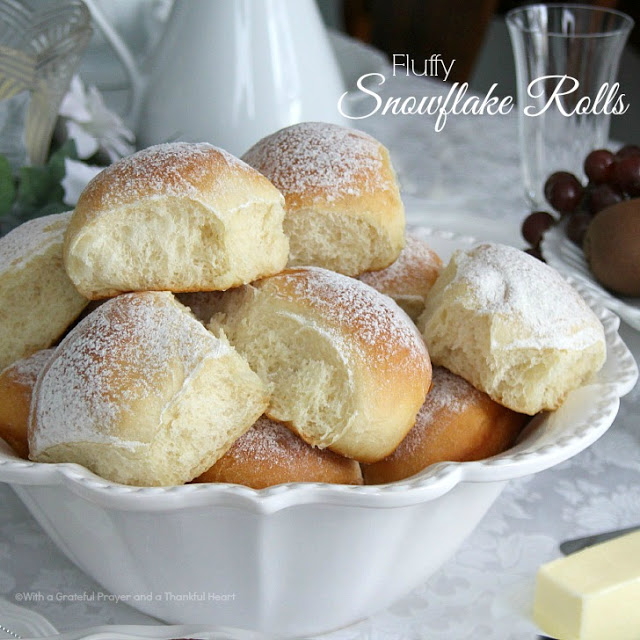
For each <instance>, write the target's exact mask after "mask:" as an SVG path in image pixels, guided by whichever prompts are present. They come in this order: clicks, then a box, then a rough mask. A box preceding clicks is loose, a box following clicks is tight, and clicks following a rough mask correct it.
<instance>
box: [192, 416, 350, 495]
mask: <svg viewBox="0 0 640 640" xmlns="http://www.w3.org/2000/svg"><path fill="white" fill-rule="evenodd" d="M194 482H232V483H235V484H243V485H246V486H247V487H253V488H254V489H264V488H265V487H270V486H272V485H275V484H283V483H285V482H329V483H333V484H362V472H361V471H360V465H359V464H358V463H357V462H356V461H355V460H350V459H349V458H344V457H343V456H339V455H338V454H337V453H333V451H329V450H328V449H317V448H315V447H312V446H310V445H308V444H307V443H306V442H304V440H302V439H301V438H299V437H298V436H297V435H296V434H295V433H293V432H292V431H290V430H289V429H287V427H285V426H284V425H283V424H281V423H279V422H274V421H273V420H269V418H267V417H266V416H262V417H261V418H259V419H258V421H257V422H256V423H255V424H254V425H253V427H251V429H249V431H247V432H246V433H245V434H244V435H242V436H240V437H239V438H238V439H237V440H236V441H235V442H234V443H233V446H232V447H231V449H229V451H227V453H225V454H224V455H223V456H222V458H220V460H218V462H216V463H215V464H214V465H213V466H212V467H211V468H210V469H208V470H207V471H205V472H204V473H203V474H202V475H201V476H199V477H198V478H196V479H195V481H194Z"/></svg>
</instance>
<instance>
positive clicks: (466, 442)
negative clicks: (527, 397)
mask: <svg viewBox="0 0 640 640" xmlns="http://www.w3.org/2000/svg"><path fill="white" fill-rule="evenodd" d="M526 419H527V418H526V416H524V415H523V414H521V413H516V412H515V411H511V409H507V408H506V407H503V406H502V405H500V404H498V403H497V402H494V401H493V400H492V399H491V398H490V397H489V396H488V395H487V394H486V393H483V392H482V391H478V390H477V389H475V388H474V387H472V386H471V385H470V384H469V383H468V382H466V381H465V380H464V379H463V378H461V377H460V376H457V375H456V374H455V373H451V372H450V371H448V370H447V369H445V368H444V367H434V368H433V385H432V387H431V391H429V394H428V395H427V399H426V400H425V401H424V404H423V405H422V408H421V409H420V411H419V412H418V417H417V418H416V423H415V425H414V426H413V429H411V431H409V433H408V434H407V437H406V438H405V439H404V440H403V441H402V442H401V443H400V445H399V446H398V448H397V449H396V450H395V451H394V452H393V453H392V454H391V455H390V456H388V457H387V458H385V459H384V460H381V461H380V462H376V463H375V464H370V465H362V467H363V468H362V472H363V474H364V478H365V482H366V483H367V484H381V483H384V482H395V481H396V480H403V479H404V478H408V477H410V476H413V475H415V474H416V473H418V472H420V471H422V470H423V469H424V468H425V467H428V466H429V465H431V464H435V463H436V462H443V461H445V460H450V461H453V462H465V461H468V460H482V458H488V457H490V456H493V455H496V454H497V453H500V452H501V451H504V450H505V449H508V448H509V447H510V446H512V445H513V444H514V442H515V440H516V438H517V437H518V434H519V433H520V431H521V429H522V427H523V426H524V424H525V421H526Z"/></svg>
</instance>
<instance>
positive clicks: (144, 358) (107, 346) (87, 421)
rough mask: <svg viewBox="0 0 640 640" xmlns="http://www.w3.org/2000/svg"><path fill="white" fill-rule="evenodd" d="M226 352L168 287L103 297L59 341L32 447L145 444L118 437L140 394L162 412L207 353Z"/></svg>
mask: <svg viewBox="0 0 640 640" xmlns="http://www.w3.org/2000/svg"><path fill="white" fill-rule="evenodd" d="M228 350H229V347H228V346H227V345H226V344H225V343H223V342H221V341H220V340H218V339H217V338H215V337H214V336H213V335H212V334H211V333H209V332H208V331H207V330H206V329H205V328H204V327H203V326H202V325H201V324H200V323H199V322H198V321H197V320H196V319H195V318H193V317H192V316H191V314H189V312H188V311H186V310H185V309H184V308H183V307H181V306H180V305H178V304H177V303H175V302H174V300H173V296H172V295H171V294H170V293H166V292H149V293H135V294H126V295H122V296H119V297H117V298H113V299H111V300H109V301H107V302H105V303H104V304H103V305H101V306H100V307H99V308H98V309H97V310H96V311H94V312H93V313H92V314H91V315H89V316H88V317H87V318H85V319H84V320H83V321H82V322H81V323H80V324H79V325H78V326H77V327H75V328H74V329H73V330H72V331H71V333H69V335H68V336H67V337H66V338H65V339H64V340H63V341H62V342H61V344H60V346H59V347H58V349H57V351H56V355H55V356H54V357H53V359H52V360H51V363H50V365H49V366H48V368H47V369H46V371H45V372H44V373H43V375H42V376H41V377H40V379H39V381H38V387H37V389H36V398H37V402H36V406H35V412H36V417H37V425H38V426H37V429H36V430H35V433H34V436H33V442H32V443H31V447H32V453H34V454H35V455H38V454H39V453H41V452H42V451H44V450H46V449H47V448H49V447H51V446H53V445H56V444H60V443H65V442H102V443H111V444H114V445H118V446H122V447H127V448H135V447H136V446H140V445H141V444H144V442H132V441H130V440H126V439H123V438H120V437H119V433H118V428H119V421H120V419H121V417H122V416H124V415H126V414H127V413H131V412H134V413H133V416H134V419H135V411H136V405H137V404H138V403H139V401H141V400H148V401H149V402H148V404H147V405H146V409H145V410H146V411H150V410H157V411H158V412H160V411H161V410H162V409H163V408H164V406H165V404H166V402H167V401H169V400H170V399H171V398H172V395H173V393H174V392H175V391H176V389H175V388H174V387H175V385H176V384H177V385H178V388H179V386H180V384H181V382H182V380H186V379H187V378H188V377H189V376H190V375H191V374H192V373H193V371H194V370H195V369H196V367H197V366H198V365H199V363H200V362H201V361H202V360H203V359H204V358H205V357H218V356H220V355H222V354H223V353H226V352H227V351H228ZM180 367H181V368H182V370H180ZM181 376H182V377H181ZM176 377H178V378H177V379H176ZM149 407H152V408H153V409H149ZM141 417H143V418H146V417H147V416H146V415H145V416H141ZM153 417H154V416H152V417H151V419H152V420H153ZM156 417H157V418H159V415H158V416H156ZM152 436H153V434H152V433H151V434H148V438H147V440H148V439H150V438H151V437H152ZM143 440H144V438H143Z"/></svg>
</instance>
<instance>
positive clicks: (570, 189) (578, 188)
mask: <svg viewBox="0 0 640 640" xmlns="http://www.w3.org/2000/svg"><path fill="white" fill-rule="evenodd" d="M583 191H584V187H583V186H582V185H581V184H580V181H579V180H578V178H576V177H575V176H574V175H573V174H572V173H569V172H568V171H556V173H552V174H551V175H550V176H549V177H548V178H547V181H546V182H545V184H544V197H545V198H546V199H547V202H548V203H549V204H550V205H551V206H552V207H553V208H554V209H555V210H556V211H559V212H560V213H571V212H572V211H574V210H575V208H576V207H577V206H578V204H579V203H580V200H581V199H582V194H583Z"/></svg>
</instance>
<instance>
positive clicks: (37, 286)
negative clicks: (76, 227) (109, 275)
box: [0, 212, 88, 370]
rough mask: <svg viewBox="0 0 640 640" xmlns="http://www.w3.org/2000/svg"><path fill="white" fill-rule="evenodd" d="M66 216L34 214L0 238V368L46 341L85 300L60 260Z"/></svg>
mask: <svg viewBox="0 0 640 640" xmlns="http://www.w3.org/2000/svg"><path fill="white" fill-rule="evenodd" d="M70 218H71V213H70V212H69V213H60V214H56V215H52V216H45V217H42V218H36V219H35V220H30V221H29V222H25V223H24V224H23V225H21V226H19V227H17V228H16V229H14V230H13V231H11V232H10V233H8V234H7V235H6V236H4V237H3V238H0V370H2V369H4V368H5V367H8V366H9V365H10V364H11V363H12V362H15V361H16V360H19V359H20V358H24V357H25V356H28V355H30V354H32V353H34V352H35V351H38V350H40V349H46V348H47V347H50V346H51V345H52V344H53V343H54V342H55V341H56V340H57V339H58V338H59V337H60V336H61V335H62V334H63V333H64V331H65V329H66V328H67V327H68V326H69V325H70V324H71V323H72V322H73V321H74V319H75V318H76V317H77V316H78V315H79V314H80V312H81V311H82V309H84V307H85V305H86V304H87V303H88V300H87V299H86V298H84V297H83V296H81V295H80V294H79V293H78V292H77V291H76V288H75V287H74V286H73V283H72V282H71V280H69V277H68V276H67V274H66V273H65V270H64V267H63V265H62V242H63V238H64V232H65V230H66V228H67V225H68V224H69V220H70Z"/></svg>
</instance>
